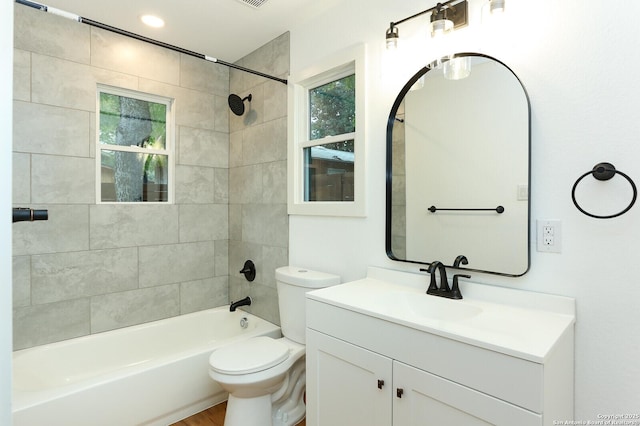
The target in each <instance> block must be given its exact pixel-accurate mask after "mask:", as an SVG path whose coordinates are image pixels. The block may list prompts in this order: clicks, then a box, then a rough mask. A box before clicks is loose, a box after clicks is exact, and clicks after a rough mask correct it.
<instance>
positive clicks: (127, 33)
mask: <svg viewBox="0 0 640 426" xmlns="http://www.w3.org/2000/svg"><path fill="white" fill-rule="evenodd" d="M15 2H16V3H18V4H21V5H23V6H28V7H32V8H34V9H38V10H41V11H43V12H48V13H52V14H54V15H58V16H62V17H64V18H67V19H71V20H73V21H76V22H80V23H83V24H87V25H89V26H92V27H96V28H100V29H103V30H107V31H111V32H113V33H116V34H120V35H124V36H127V37H130V38H134V39H136V40H140V41H144V42H146V43H150V44H153V45H156V46H160V47H164V48H166V49H170V50H173V51H176V52H180V53H184V54H185V55H189V56H194V57H196V58H199V59H203V60H205V61H208V62H213V63H216V64H220V65H224V66H226V67H229V68H233V69H236V70H239V71H243V72H247V73H249V74H254V75H258V76H260V77H264V78H268V79H270V80H275V81H279V82H280V83H283V84H287V80H285V79H283V78H278V77H274V76H272V75H269V74H265V73H263V72H260V71H256V70H252V69H250V68H245V67H243V66H240V65H236V64H232V63H230V62H225V61H223V60H220V59H218V58H214V57H211V56H207V55H203V54H201V53H196V52H193V51H191V50H187V49H184V48H182V47H178V46H174V45H172V44H168V43H164V42H162V41H158V40H154V39H152V38H149V37H145V36H142V35H140V34H136V33H132V32H130V31H126V30H123V29H121V28H117V27H112V26H111V25H107V24H103V23H101V22H98V21H94V20H92V19H88V18H83V17H82V16H78V15H74V14H73V13H69V12H66V11H64V10H60V9H56V8H54V7H50V6H47V5H44V4H40V3H36V2H32V1H29V0H15Z"/></svg>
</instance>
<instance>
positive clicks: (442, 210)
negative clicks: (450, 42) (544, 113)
mask: <svg viewBox="0 0 640 426" xmlns="http://www.w3.org/2000/svg"><path fill="white" fill-rule="evenodd" d="M530 116H531V113H530V104H529V97H528V95H527V92H526V90H525V88H524V86H523V85H522V83H521V82H520V80H519V78H518V77H517V76H516V75H515V73H514V72H513V71H512V70H511V69H510V68H509V67H508V66H506V65H505V64H504V63H502V62H501V61H499V60H497V59H495V58H492V57H490V56H487V55H483V54H479V53H458V54H455V55H451V56H448V57H446V58H443V59H441V60H439V61H436V62H434V63H432V64H430V65H429V66H427V67H424V68H422V69H420V70H419V71H418V72H417V73H416V74H414V75H413V77H411V79H409V81H408V82H407V83H406V84H405V85H404V87H403V88H402V90H401V91H400V93H399V94H398V96H397V98H396V100H395V102H394V104H393V106H392V108H391V112H390V114H389V118H388V122H387V170H386V171H387V176H386V179H387V183H386V231H385V241H386V251H387V255H388V256H389V258H391V259H393V260H397V261H403V262H412V263H418V264H427V265H428V264H430V263H431V262H433V261H436V260H438V261H441V262H443V263H444V264H445V265H448V266H452V264H453V261H454V259H455V258H456V257H457V256H458V255H464V256H466V257H467V259H468V262H469V263H468V264H467V265H466V266H464V267H460V268H458V269H462V270H467V271H477V272H486V273H490V274H497V275H503V276H521V275H523V274H525V273H526V272H527V271H528V269H529V264H530V253H529V222H530V220H529V219H530V217H529V216H530V203H529V198H530V139H531V138H530V121H531V120H530Z"/></svg>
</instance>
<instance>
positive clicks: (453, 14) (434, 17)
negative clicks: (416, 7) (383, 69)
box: [385, 0, 504, 49]
mask: <svg viewBox="0 0 640 426" xmlns="http://www.w3.org/2000/svg"><path fill="white" fill-rule="evenodd" d="M492 1H497V0H492ZM502 3H503V4H504V0H502ZM468 11H469V4H468V2H467V0H448V1H445V2H442V3H438V4H437V5H435V6H434V7H432V8H429V9H427V10H423V11H422V12H418V13H416V14H415V15H412V16H409V17H407V18H404V19H401V20H399V21H396V22H391V24H390V25H389V29H388V30H387V32H386V35H385V37H386V45H387V49H395V48H396V47H397V46H398V40H399V32H398V25H400V24H402V23H404V22H407V21H410V20H412V19H414V18H417V17H419V16H422V15H425V14H427V13H430V14H431V18H430V29H431V36H432V37H435V36H437V35H439V34H445V33H447V32H450V31H453V30H456V29H458V28H461V27H464V26H466V25H467V24H468V20H467V17H468Z"/></svg>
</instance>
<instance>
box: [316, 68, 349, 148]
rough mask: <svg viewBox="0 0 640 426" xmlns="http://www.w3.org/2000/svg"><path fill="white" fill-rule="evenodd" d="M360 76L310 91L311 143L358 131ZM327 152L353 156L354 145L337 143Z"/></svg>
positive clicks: (343, 79)
mask: <svg viewBox="0 0 640 426" xmlns="http://www.w3.org/2000/svg"><path fill="white" fill-rule="evenodd" d="M355 85H356V76H355V74H352V75H349V76H346V77H343V78H340V79H338V80H335V81H332V82H330V83H327V84H324V85H322V86H319V87H316V88H314V89H311V90H309V111H310V114H309V119H310V123H309V131H310V135H309V137H310V139H311V140H315V139H321V138H324V137H327V136H336V135H342V134H347V133H353V132H355V131H356V88H355ZM329 145H331V146H327V148H331V149H335V150H338V151H347V152H353V141H351V140H349V141H344V142H336V143H332V144H329Z"/></svg>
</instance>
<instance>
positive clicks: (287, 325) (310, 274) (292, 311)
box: [276, 266, 340, 344]
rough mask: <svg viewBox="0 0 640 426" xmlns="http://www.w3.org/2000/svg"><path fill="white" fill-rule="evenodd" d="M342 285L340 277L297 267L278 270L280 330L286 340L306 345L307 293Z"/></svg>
mask: <svg viewBox="0 0 640 426" xmlns="http://www.w3.org/2000/svg"><path fill="white" fill-rule="evenodd" d="M336 284H340V277H339V276H337V275H333V274H327V273H324V272H318V271H311V270H309V269H305V268H298V267H295V266H283V267H281V268H278V269H276V285H277V288H278V305H279V308H280V328H282V335H283V336H285V337H286V338H288V339H290V340H293V341H294V342H298V343H301V344H304V343H305V341H306V339H305V328H306V325H307V318H306V310H305V303H306V301H305V293H306V292H308V291H311V290H316V289H319V288H325V287H330V286H332V285H336Z"/></svg>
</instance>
